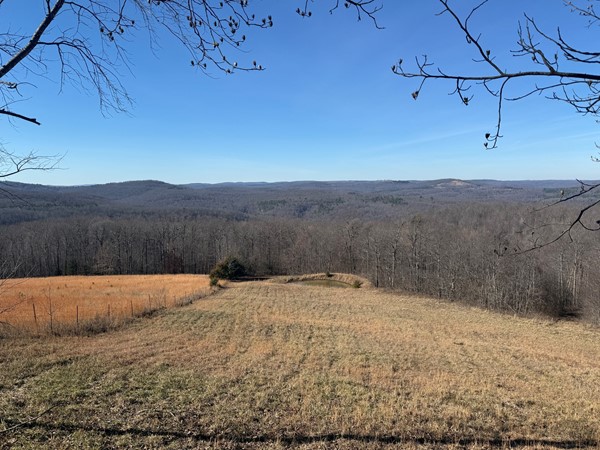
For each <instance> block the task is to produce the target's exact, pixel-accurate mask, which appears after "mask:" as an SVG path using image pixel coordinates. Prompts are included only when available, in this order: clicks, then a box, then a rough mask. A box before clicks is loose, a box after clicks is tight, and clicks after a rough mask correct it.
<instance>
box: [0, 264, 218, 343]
mask: <svg viewBox="0 0 600 450" xmlns="http://www.w3.org/2000/svg"><path fill="white" fill-rule="evenodd" d="M208 291H209V279H208V276H206V275H123V276H120V275H111V276H70V277H50V278H27V279H10V280H3V281H2V280H0V335H2V334H6V333H9V334H15V333H19V332H26V333H37V334H40V333H41V334H47V333H63V332H76V331H77V329H78V328H81V329H82V330H83V331H84V330H85V329H86V328H90V327H92V328H93V327H94V326H95V325H98V324H102V325H104V326H106V325H116V324H118V323H121V322H122V321H123V320H125V319H129V318H132V317H136V316H139V315H142V314H144V313H148V312H151V311H155V310H157V309H161V308H166V307H171V306H177V305H181V304H182V303H186V302H189V301H191V300H193V299H194V298H197V297H199V296H202V295H206V294H207V293H208Z"/></svg>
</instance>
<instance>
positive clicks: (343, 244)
mask: <svg viewBox="0 0 600 450" xmlns="http://www.w3.org/2000/svg"><path fill="white" fill-rule="evenodd" d="M3 186H4V187H5V188H6V189H7V190H9V189H11V188H12V191H10V192H12V194H11V195H10V196H9V197H5V198H3V200H2V202H3V203H2V209H3V213H2V218H3V220H2V222H3V225H2V227H1V229H0V230H1V231H0V255H1V256H2V267H3V270H4V274H3V275H4V276H5V277H6V276H18V277H27V276H29V277H37V276H52V275H85V274H156V273H204V274H206V273H208V272H210V270H211V268H212V267H214V265H215V264H216V263H217V262H218V261H220V260H222V259H224V258H226V257H236V258H238V259H240V260H241V261H243V262H244V263H245V264H246V265H247V267H249V268H250V270H251V271H252V273H254V274H255V275H261V276H263V275H279V274H300V273H315V272H347V273H353V274H357V275H362V276H365V277H367V278H368V279H369V280H371V282H372V283H373V284H374V285H375V286H377V287H382V288H389V289H394V290H401V291H408V292H413V293H421V294H426V295H429V296H434V297H437V298H443V299H448V300H452V301H460V302H464V303H467V304H471V305H475V306H480V307H484V308H490V309H494V310H501V311H506V312H509V313H515V314H523V315H530V314H543V315H550V316H554V317H559V316H562V317H580V318H582V319H584V320H586V321H590V322H594V323H598V322H600V299H599V298H598V295H597V293H598V292H600V268H599V267H598V265H597V259H598V255H599V254H600V242H599V241H598V235H597V234H596V233H593V232H589V231H585V230H581V229H579V228H574V229H573V230H572V233H570V235H567V236H565V237H564V238H562V239H561V240H559V241H558V242H556V243H553V244H551V245H544V244H545V243H547V242H550V241H552V240H553V239H554V238H556V237H557V236H558V235H560V233H561V232H562V231H564V229H565V228H566V227H567V226H568V225H569V224H570V223H571V222H572V221H573V220H574V219H575V218H576V217H577V214H578V212H579V211H580V210H581V208H582V207H583V206H584V205H585V203H583V201H584V200H585V199H576V200H574V201H572V202H567V203H563V204H560V205H555V206H552V207H549V208H544V205H547V204H549V203H552V202H553V201H555V199H556V198H558V196H559V195H560V194H559V192H560V191H561V190H563V195H564V190H567V192H571V191H573V190H574V189H577V186H576V184H574V183H568V182H512V183H509V182H491V181H484V182H463V181H460V180H438V181H435V182H337V183H308V182H307V183H279V184H248V185H246V184H230V185H212V186H211V185H199V186H171V185H167V184H164V183H158V182H137V183H124V184H121V185H119V184H116V185H104V186H92V187H79V188H62V190H61V188H50V187H41V186H29V185H17V184H11V185H9V186H7V183H6V184H3ZM569 190H570V191H569ZM52 199H53V200H52ZM588 201H589V199H588ZM40 205H43V207H40ZM536 247H541V248H537V249H535V250H532V251H530V250H531V249H534V248H536Z"/></svg>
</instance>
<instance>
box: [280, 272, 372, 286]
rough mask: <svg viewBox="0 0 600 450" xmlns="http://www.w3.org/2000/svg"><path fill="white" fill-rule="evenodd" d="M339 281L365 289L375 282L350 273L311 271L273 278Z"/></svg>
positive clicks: (287, 280)
mask: <svg viewBox="0 0 600 450" xmlns="http://www.w3.org/2000/svg"><path fill="white" fill-rule="evenodd" d="M320 280H326V281H338V282H340V283H344V284H347V285H349V286H351V287H360V288H364V289H368V288H372V287H373V283H371V282H370V281H369V280H368V279H366V278H363V277H359V276H358V275H352V274H348V273H311V274H304V275H284V276H280V277H275V278H273V279H272V280H271V282H273V283H296V282H303V281H320Z"/></svg>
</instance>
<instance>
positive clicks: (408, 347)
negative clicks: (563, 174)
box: [0, 282, 600, 449]
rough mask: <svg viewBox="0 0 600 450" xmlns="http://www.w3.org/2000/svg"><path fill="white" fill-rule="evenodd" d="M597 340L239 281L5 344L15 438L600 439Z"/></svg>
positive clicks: (260, 441)
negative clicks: (160, 307) (83, 327)
mask: <svg viewBox="0 0 600 450" xmlns="http://www.w3.org/2000/svg"><path fill="white" fill-rule="evenodd" d="M599 338H600V335H599V333H598V330H597V329H592V328H586V327H585V326H582V325H578V324H574V323H569V322H548V321H538V320H533V319H522V318H515V317H511V316H507V315H500V314H494V313H490V312H485V311H482V310H478V309H471V308H466V307H460V306H457V305H454V304H450V303H440V302H437V301H435V300H430V299H425V298H418V297H409V296H402V295H393V294H389V293H385V292H382V291H378V290H373V289H362V288H361V289H336V288H320V287H310V286H304V285H298V284H274V283H268V282H251V283H237V284H231V285H230V286H229V287H228V288H226V289H223V290H221V292H220V293H218V294H216V295H214V296H211V297H208V298H206V299H204V300H200V301H198V302H196V303H194V304H192V305H189V306H186V307H183V308H178V309H174V310H168V311H164V312H162V313H160V314H159V315H156V316H154V317H151V318H147V319H141V320H138V321H136V322H135V323H133V324H132V325H131V326H129V327H128V328H125V329H123V330H121V331H119V332H115V333H112V334H104V335H100V336H95V337H89V338H55V339H48V340H29V339H22V340H10V341H9V340H0V361H2V366H3V370H2V371H1V372H0V448H12V447H14V448H38V449H39V448H48V449H50V448H52V449H54V448H78V449H80V448H83V449H85V448H173V449H175V448H177V449H181V448H189V449H192V448H213V449H217V448H250V449H254V448H257V449H258V448H271V449H281V448H288V447H293V448H302V449H316V448H324V447H327V448H341V449H351V448H352V449H354V448H364V449H375V448H398V446H402V447H403V448H414V447H417V446H423V447H425V448H458V447H468V448H489V447H535V448H550V447H554V448H555V447H558V448H583V447H596V446H597V445H598V443H599V441H600V417H599V416H598V412H597V408H598V405H599V404H600V365H599V361H600V344H599V342H600V339H599ZM49 408H50V409H49ZM10 428H12V430H10V431H4V430H7V429H10Z"/></svg>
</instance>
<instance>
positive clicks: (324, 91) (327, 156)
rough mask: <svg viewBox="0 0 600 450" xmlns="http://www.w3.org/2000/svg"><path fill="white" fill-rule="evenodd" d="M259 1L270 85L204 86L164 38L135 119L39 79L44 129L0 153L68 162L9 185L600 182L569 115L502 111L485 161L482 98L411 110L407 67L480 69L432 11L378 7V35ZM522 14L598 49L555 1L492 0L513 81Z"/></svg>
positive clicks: (220, 77) (133, 55)
mask: <svg viewBox="0 0 600 450" xmlns="http://www.w3.org/2000/svg"><path fill="white" fill-rule="evenodd" d="M250 2H251V3H255V4H256V6H257V8H258V10H260V11H267V12H269V13H270V14H272V16H273V20H274V27H273V28H272V29H269V30H264V31H260V32H253V33H250V34H249V39H248V43H247V45H246V47H245V51H247V52H249V53H242V52H240V53H239V58H240V60H241V61H242V60H247V61H248V60H249V61H251V60H252V59H257V60H258V61H259V62H261V63H262V64H264V65H265V67H266V68H267V70H265V71H263V72H252V73H242V72H240V73H236V74H234V75H225V74H222V73H219V72H217V71H213V76H212V77H207V76H205V75H203V74H202V73H201V72H199V71H197V70H195V69H194V68H192V67H191V66H190V62H189V59H190V58H189V56H188V55H187V54H186V52H185V51H184V50H183V49H182V48H180V47H179V45H178V44H177V42H175V41H174V40H173V39H172V38H170V37H169V36H167V35H164V36H163V35H160V36H159V38H160V47H159V48H157V49H155V51H154V52H152V51H150V49H149V47H148V45H147V44H148V39H147V36H146V35H145V34H144V33H143V32H138V33H136V34H135V35H134V36H132V37H131V38H130V39H131V42H130V44H129V47H128V50H129V54H130V60H131V73H129V72H127V71H126V70H122V73H123V77H122V81H123V83H124V85H125V86H126V87H127V89H128V92H129V94H130V95H131V97H132V98H133V99H134V102H135V103H134V105H133V107H132V108H131V109H130V110H129V112H128V113H127V114H112V115H110V116H108V117H105V116H103V115H102V114H101V112H100V110H99V108H98V99H97V97H95V96H94V94H93V92H86V91H81V90H80V89H77V88H75V87H72V86H70V85H66V86H64V87H63V88H62V89H61V85H60V83H59V80H58V77H57V74H56V73H53V72H51V73H49V76H48V79H46V80H43V79H38V80H36V86H35V87H28V88H27V89H26V90H25V92H24V94H25V95H24V101H23V102H22V103H20V104H19V108H18V109H19V111H20V112H23V113H25V114H30V115H32V116H34V117H36V118H37V119H38V120H39V121H40V122H41V123H42V126H39V127H38V126H35V125H31V124H28V123H24V122H14V123H13V124H11V123H9V122H8V121H6V120H5V119H2V121H1V122H0V130H1V131H0V133H1V140H2V142H3V143H4V145H5V146H6V147H7V148H8V149H10V150H12V151H16V152H21V153H25V152H28V151H31V150H33V151H36V152H38V153H39V154H63V155H64V158H63V160H62V162H61V164H60V165H61V169H60V170H55V171H51V172H44V173H42V172H28V173H23V174H20V175H17V176H15V177H13V178H12V180H13V181H21V182H31V183H44V184H54V185H73V184H90V183H105V182H114V181H126V180H139V179H156V180H162V181H166V182H169V183H192V182H208V183H215V182H224V181H293V180H346V179H353V180H381V179H436V178H462V179H481V178H495V179H573V178H583V179H597V178H600V177H599V176H598V173H599V172H598V169H600V165H598V163H593V162H592V161H591V159H590V157H591V156H592V155H597V149H596V147H595V143H596V142H599V143H600V135H599V131H600V128H599V127H600V125H599V124H597V123H596V121H595V120H594V119H593V118H591V117H582V116H579V115H577V114H575V113H574V111H573V110H572V108H570V107H569V106H568V105H564V104H560V103H557V102H551V101H547V100H545V99H543V98H540V97H534V98H529V99H526V100H524V101H522V102H518V103H511V104H507V105H506V107H505V111H504V128H503V133H502V134H503V135H504V138H503V139H502V140H501V141H500V147H499V148H498V149H495V150H491V151H489V150H485V149H484V148H483V142H484V134H485V133H486V132H488V131H491V130H493V126H494V124H495V120H496V116H495V108H496V106H495V103H494V100H493V99H491V98H489V97H488V96H486V95H485V94H484V93H483V92H481V91H475V92H474V93H475V98H474V100H473V101H472V103H471V104H470V105H469V106H468V107H465V106H464V105H462V104H460V102H459V101H458V99H457V98H456V97H452V96H448V95H447V94H448V92H450V91H451V90H452V86H451V85H448V84H441V83H440V84H429V85H428V86H426V88H425V89H424V90H423V92H422V94H421V95H420V97H419V99H418V100H417V101H414V100H413V99H412V98H411V92H413V91H414V90H415V89H416V87H417V82H416V81H414V80H405V79H402V78H400V77H398V76H396V75H394V74H393V73H392V71H391V69H390V67H391V66H392V64H394V63H395V62H396V61H397V60H398V58H400V57H401V58H403V59H404V61H405V65H407V64H408V62H409V61H411V60H412V59H413V58H414V56H416V55H422V54H425V53H426V54H428V55H429V57H430V59H432V60H433V61H434V62H437V63H439V65H441V66H442V67H445V68H447V69H448V71H449V72H450V71H453V72H458V71H460V70H464V69H465V68H467V67H472V62H471V59H472V58H473V57H474V56H476V55H474V54H473V53H472V51H473V48H472V46H468V45H466V43H465V39H464V37H462V36H461V34H460V33H459V32H458V31H457V29H456V27H455V25H454V24H453V22H452V21H451V19H450V17H449V16H448V15H442V16H436V15H435V13H436V12H438V11H439V10H440V6H439V3H438V1H437V0H419V1H413V2H408V1H407V2H404V1H400V0H381V3H382V4H383V10H381V11H380V12H379V13H378V19H379V22H380V25H382V26H384V27H385V29H383V30H377V29H375V27H374V26H373V24H372V23H371V22H370V21H368V20H363V21H361V22H357V21H356V16H355V14H354V13H353V12H352V11H351V10H345V9H344V8H341V9H340V10H338V11H336V12H335V13H334V14H333V15H330V14H329V12H328V5H331V4H333V3H334V0H317V1H315V2H314V3H313V4H312V11H313V16H312V17H311V18H310V19H302V18H301V17H299V16H298V15H297V14H295V12H294V11H295V9H296V8H297V7H298V6H301V5H302V4H303V3H304V2H303V1H296V0H280V1H275V0H273V1H267V0H263V1H260V0H255V1H254V2H253V1H252V0H250ZM461 2H462V4H466V3H469V4H470V3H472V2H470V1H469V2H466V1H464V2H463V1H462V0H461ZM32 3H35V4H37V3H41V1H39V0H29V1H27V2H25V1H19V2H16V4H17V5H18V6H17V7H16V8H19V9H20V10H14V9H13V10H12V14H8V15H7V13H6V12H4V13H3V14H2V19H1V20H2V22H3V26H6V23H7V21H8V22H9V25H10V26H11V27H13V28H14V27H18V26H19V21H20V20H23V17H24V15H25V14H27V17H28V18H30V17H31V13H30V10H29V9H28V8H29V7H30V6H31V4H32ZM454 3H455V4H459V1H458V0H455V2H454ZM4 7H5V6H4V5H3V8H4ZM13 8H14V7H13ZM524 10H526V11H528V12H529V13H530V14H531V15H533V16H534V17H535V18H536V19H538V20H539V21H540V23H541V24H542V25H543V26H545V27H547V28H546V29H547V30H548V32H550V33H553V32H554V31H555V30H556V27H557V26H558V25H561V28H564V30H565V32H568V33H570V34H569V35H570V36H572V37H573V39H574V40H575V41H579V42H583V43H586V42H597V39H594V38H595V37H597V34H595V30H594V28H592V29H588V28H586V27H585V22H584V21H581V20H579V19H578V18H577V17H574V16H573V15H572V14H570V13H569V11H568V9H567V8H566V7H565V6H563V2H562V1H561V0H529V1H528V2H523V1H521V0H491V1H490V3H489V4H488V5H487V6H486V7H485V9H483V10H482V13H481V14H480V15H479V16H477V17H476V18H475V19H474V20H473V25H474V27H476V29H477V30H479V31H480V32H481V33H482V36H483V37H482V39H483V42H485V44H486V45H487V46H489V48H490V49H491V50H492V51H493V52H494V53H495V54H497V55H498V60H499V61H501V62H502V64H501V65H503V66H505V67H515V68H516V67H518V65H519V64H522V63H524V61H523V60H518V59H516V58H514V57H513V56H511V55H510V52H509V50H510V49H514V48H515V45H514V43H515V41H516V39H517V23H518V21H519V20H522V18H523V12H524ZM9 11H11V10H9ZM15 11H16V12H15ZM463 11H464V9H463ZM19 13H21V14H19ZM13 18H14V21H13ZM229 55H231V57H232V58H235V57H236V52H235V51H234V52H233V53H232V52H230V53H229ZM518 87H519V86H517V85H516V84H515V93H518V89H516V88H518Z"/></svg>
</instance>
